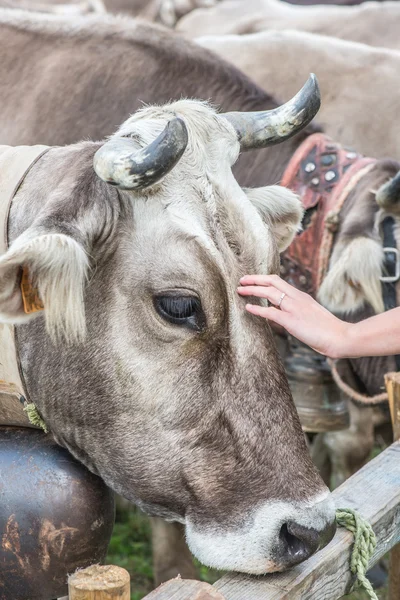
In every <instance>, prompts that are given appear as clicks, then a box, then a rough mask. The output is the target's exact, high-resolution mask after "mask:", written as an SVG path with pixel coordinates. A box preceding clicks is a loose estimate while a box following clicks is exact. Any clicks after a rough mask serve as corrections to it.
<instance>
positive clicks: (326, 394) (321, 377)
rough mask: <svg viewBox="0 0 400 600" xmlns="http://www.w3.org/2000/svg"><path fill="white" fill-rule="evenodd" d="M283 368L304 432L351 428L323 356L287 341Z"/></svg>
mask: <svg viewBox="0 0 400 600" xmlns="http://www.w3.org/2000/svg"><path fill="white" fill-rule="evenodd" d="M289 347H290V351H289V354H288V355H287V356H286V358H285V369H286V373H287V376H288V380H289V385H290V389H291V391H292V394H293V398H294V402H295V404H296V408H297V412H298V414H299V417H300V421H301V424H302V427H303V430H304V431H306V432H323V431H340V430H342V429H347V428H348V427H349V425H350V413H349V408H348V404H347V401H346V399H345V398H344V396H343V394H341V393H340V390H339V389H338V387H337V386H336V384H335V383H334V381H333V378H332V375H331V371H330V368H329V365H328V364H327V361H326V359H325V357H323V356H321V355H320V354H317V353H316V352H314V351H313V350H311V349H310V348H308V346H305V345H303V344H300V342H297V341H295V340H293V339H291V340H290V344H289Z"/></svg>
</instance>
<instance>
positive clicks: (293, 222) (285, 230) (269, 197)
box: [244, 185, 304, 252]
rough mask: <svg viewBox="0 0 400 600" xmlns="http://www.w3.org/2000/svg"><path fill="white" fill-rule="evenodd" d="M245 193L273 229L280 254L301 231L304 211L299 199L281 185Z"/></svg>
mask: <svg viewBox="0 0 400 600" xmlns="http://www.w3.org/2000/svg"><path fill="white" fill-rule="evenodd" d="M244 192H245V194H246V196H247V197H248V199H249V200H250V202H251V203H252V204H253V205H254V206H255V207H256V208H257V210H258V211H259V213H260V214H261V217H262V219H263V220H264V221H265V222H266V223H267V224H268V225H269V226H270V227H271V229H272V232H273V234H274V236H275V240H276V243H277V246H278V249H279V252H283V251H284V250H286V248H287V247H288V246H289V244H290V243H291V241H292V240H293V238H294V236H295V235H296V233H297V232H298V231H299V230H300V229H301V219H302V218H303V212H304V210H303V206H302V204H301V201H300V199H299V197H298V196H297V195H296V194H294V193H293V192H292V191H290V190H288V189H287V188H285V187H281V186H279V185H270V186H268V187H263V188H254V189H246V190H244Z"/></svg>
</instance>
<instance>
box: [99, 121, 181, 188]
mask: <svg viewBox="0 0 400 600" xmlns="http://www.w3.org/2000/svg"><path fill="white" fill-rule="evenodd" d="M187 143H188V133H187V129H186V125H185V123H184V122H183V121H182V119H179V118H175V119H172V120H171V121H170V122H169V123H168V124H167V126H166V127H165V129H164V130H163V131H162V132H161V133H160V135H159V136H158V137H157V138H156V139H155V140H154V142H152V143H151V144H149V145H148V146H146V147H145V148H141V149H140V150H138V149H137V147H136V144H135V142H134V140H133V139H131V138H123V137H120V138H111V139H110V140H109V141H108V142H106V143H105V144H104V145H103V146H102V147H101V148H100V149H99V150H98V151H97V152H96V154H95V155H94V159H93V166H94V170H95V171H96V173H97V175H98V176H99V177H100V179H103V181H105V182H107V183H109V184H111V185H115V186H116V187H118V188H119V189H121V190H140V189H142V188H146V187H150V186H151V185H154V184H155V183H157V181H160V179H162V177H164V175H166V174H167V173H169V171H171V169H173V168H174V166H175V165H176V164H177V162H178V161H179V159H180V158H181V156H182V154H183V153H184V151H185V148H186V146H187Z"/></svg>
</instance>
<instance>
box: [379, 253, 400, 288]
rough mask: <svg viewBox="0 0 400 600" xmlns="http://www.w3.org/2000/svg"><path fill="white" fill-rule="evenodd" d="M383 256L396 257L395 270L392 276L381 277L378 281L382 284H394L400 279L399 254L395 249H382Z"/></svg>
mask: <svg viewBox="0 0 400 600" xmlns="http://www.w3.org/2000/svg"><path fill="white" fill-rule="evenodd" d="M383 252H384V254H385V255H386V254H394V255H395V257H396V270H395V274H394V275H387V276H384V275H381V276H380V277H379V279H380V280H381V281H383V282H384V283H395V282H396V281H398V280H399V279H400V253H399V251H398V250H397V248H383Z"/></svg>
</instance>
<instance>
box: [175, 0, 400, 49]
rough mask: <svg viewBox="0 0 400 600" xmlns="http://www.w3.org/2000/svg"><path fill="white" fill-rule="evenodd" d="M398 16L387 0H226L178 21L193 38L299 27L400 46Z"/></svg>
mask: <svg viewBox="0 0 400 600" xmlns="http://www.w3.org/2000/svg"><path fill="white" fill-rule="evenodd" d="M316 4H320V3H319V2H318V3H316ZM335 4H338V3H337V2H335ZM354 4H358V3H354ZM399 19H400V5H399V3H398V2H390V1H388V0H385V2H381V3H378V2H366V3H365V4H361V5H360V6H351V7H350V6H306V7H303V6H301V7H300V6H291V5H290V4H288V3H286V2H281V1H280V0H249V1H248V2H247V1H246V2H245V1H244V0H224V1H223V2H221V3H219V4H218V5H217V6H216V7H215V8H212V9H210V11H209V12H208V11H205V10H201V9H198V10H196V11H194V12H193V13H191V14H190V15H187V16H186V17H184V18H183V19H181V20H180V21H179V23H178V24H177V29H178V30H179V31H182V32H183V33H185V35H187V36H188V37H191V38H194V37H198V36H200V35H209V34H214V35H216V34H245V33H256V32H258V31H266V30H269V29H299V30H302V31H308V32H310V33H319V34H323V35H329V36H332V37H335V38H342V39H345V40H352V41H354V42H361V43H364V44H369V45H371V46H383V47H387V48H393V49H399V48H400V41H399V36H398V23H399Z"/></svg>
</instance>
